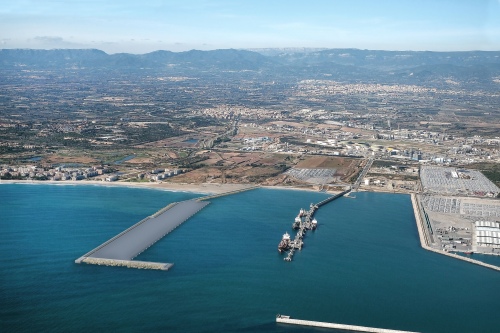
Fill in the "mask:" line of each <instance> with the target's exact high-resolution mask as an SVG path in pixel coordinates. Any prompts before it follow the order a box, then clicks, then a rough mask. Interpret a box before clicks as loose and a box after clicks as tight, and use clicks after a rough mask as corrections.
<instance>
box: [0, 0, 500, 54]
mask: <svg viewBox="0 0 500 333" xmlns="http://www.w3.org/2000/svg"><path fill="white" fill-rule="evenodd" d="M499 18H500V0H475V1H472V0H471V1H469V0H421V1H412V0H398V1H396V0H394V1H387V0H386V1H370V0H349V1H348V0H338V1H333V0H331V1H329V0H313V1H298V0H273V1H265V0H253V1H243V0H191V1H182V2H181V1H172V0H151V1H137V0H121V1H110V0H71V1H63V0H17V1H10V0H0V49H5V48H7V49H12V48H32V49H54V48H96V49H101V50H103V51H105V52H107V53H118V52H127V53H138V54H142V53H148V52H151V51H155V50H170V51H185V50H190V49H199V50H213V49H224V48H286V47H306V48H358V49H378V50H414V51H420V50H429V51H468V50H485V51H488V50H490V51H493V50H494V51H498V50H500V19H499Z"/></svg>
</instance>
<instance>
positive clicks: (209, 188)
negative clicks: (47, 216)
mask: <svg viewBox="0 0 500 333" xmlns="http://www.w3.org/2000/svg"><path fill="white" fill-rule="evenodd" d="M2 184H31V185H44V184H45V185H95V186H110V187H111V186H117V187H120V186H121V187H131V188H146V189H156V190H165V191H172V192H192V193H200V194H207V195H208V194H221V193H225V192H231V191H236V190H240V189H243V188H247V187H251V186H260V187H261V188H265V189H271V190H290V191H306V192H316V193H325V194H331V195H335V194H337V193H340V192H341V191H319V190H317V189H314V188H312V186H313V185H312V184H311V186H310V187H298V186H284V185H275V186H271V185H258V184H218V183H197V184H195V183H167V182H161V183H157V182H143V183H134V182H120V181H116V182H105V181H99V180H76V181H75V180H64V181H57V180H19V179H0V186H1V185H2ZM357 192H374V193H393V194H408V195H410V194H412V193H411V192H410V193H407V192H398V191H396V192H394V191H388V190H385V189H380V190H375V189H358V191H357Z"/></svg>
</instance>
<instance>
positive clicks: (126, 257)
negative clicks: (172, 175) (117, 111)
mask: <svg viewBox="0 0 500 333" xmlns="http://www.w3.org/2000/svg"><path fill="white" fill-rule="evenodd" d="M254 188H256V186H252V187H246V188H242V189H239V190H236V191H230V192H225V193H221V194H216V195H208V196H205V197H202V198H198V199H192V200H186V201H181V202H173V203H171V204H169V205H167V206H166V207H164V208H162V209H160V210H159V211H158V212H156V213H154V214H153V215H151V216H148V217H146V218H144V219H142V220H141V221H139V222H137V223H136V224H134V225H133V226H131V227H130V228H128V229H126V230H124V231H122V232H120V233H119V234H118V235H116V236H114V237H113V238H111V239H109V240H107V241H106V242H104V243H102V244H101V245H99V246H98V247H96V248H95V249H93V250H91V251H89V252H87V253H86V254H84V255H83V256H81V257H80V258H78V259H76V260H75V263H77V264H80V263H86V264H94V265H105V266H123V267H129V268H140V269H158V270H168V269H170V268H171V267H172V266H173V263H160V262H146V261H137V260H133V259H134V258H135V257H137V256H138V255H139V254H141V253H142V252H144V251H145V250H147V249H148V248H149V247H151V246H152V245H153V244H154V243H156V242H157V241H159V240H160V239H162V238H163V237H165V236H166V235H167V234H169V233H170V232H172V231H173V230H174V229H175V228H177V227H178V226H180V225H181V224H182V223H184V222H185V221H187V220H188V219H189V218H190V217H191V216H193V215H194V214H196V213H198V212H199V211H200V210H201V209H203V208H205V207H206V206H207V205H208V204H210V201H207V199H213V198H217V197H221V196H224V195H231V194H235V193H240V192H243V191H248V190H251V189H254Z"/></svg>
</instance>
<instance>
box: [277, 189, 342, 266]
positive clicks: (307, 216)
mask: <svg viewBox="0 0 500 333" xmlns="http://www.w3.org/2000/svg"><path fill="white" fill-rule="evenodd" d="M350 191H351V189H347V190H345V191H343V192H340V193H337V194H335V195H333V196H331V197H329V198H326V199H325V200H323V201H320V202H318V203H317V204H311V205H310V206H309V210H308V211H305V210H304V209H301V210H300V213H299V215H298V216H297V217H296V218H295V221H294V222H293V224H292V229H298V231H297V234H295V238H294V239H293V240H290V241H289V242H288V246H287V249H288V253H287V256H286V257H285V258H284V259H283V260H285V261H292V258H293V255H294V254H295V250H297V249H298V250H301V249H302V246H303V245H304V241H303V239H304V237H305V235H306V233H307V231H308V230H315V229H316V224H317V221H316V220H315V219H314V218H313V217H314V213H316V211H317V210H318V209H319V208H320V207H321V206H324V205H326V204H327V203H329V202H332V201H333V200H335V199H338V198H340V197H342V196H344V195H346V194H348V193H349V192H350ZM280 245H281V243H280Z"/></svg>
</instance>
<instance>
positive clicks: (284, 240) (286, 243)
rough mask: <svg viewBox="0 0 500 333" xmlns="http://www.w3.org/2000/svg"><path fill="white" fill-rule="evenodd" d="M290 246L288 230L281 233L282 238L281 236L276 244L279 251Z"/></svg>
mask: <svg viewBox="0 0 500 333" xmlns="http://www.w3.org/2000/svg"><path fill="white" fill-rule="evenodd" d="M289 248H290V235H289V234H288V232H285V233H284V234H283V238H281V241H280V243H279V244H278V251H279V253H281V252H283V251H286V250H288V249H289Z"/></svg>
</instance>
